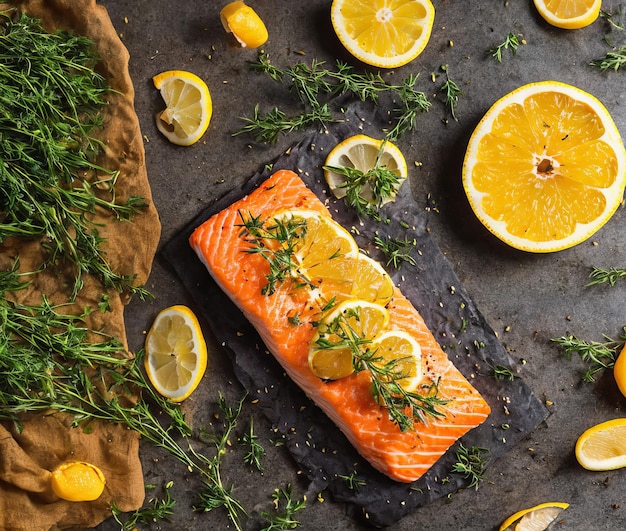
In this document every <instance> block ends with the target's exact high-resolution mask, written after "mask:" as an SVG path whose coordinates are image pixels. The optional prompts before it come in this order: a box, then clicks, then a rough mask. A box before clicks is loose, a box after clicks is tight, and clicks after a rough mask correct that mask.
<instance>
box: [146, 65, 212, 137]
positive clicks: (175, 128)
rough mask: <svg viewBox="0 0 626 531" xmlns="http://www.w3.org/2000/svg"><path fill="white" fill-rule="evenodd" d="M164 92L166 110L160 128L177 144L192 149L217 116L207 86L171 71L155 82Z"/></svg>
mask: <svg viewBox="0 0 626 531" xmlns="http://www.w3.org/2000/svg"><path fill="white" fill-rule="evenodd" d="M152 82H153V83H154V86H155V88H157V89H158V90H160V91H161V97H162V98H163V101H164V102H165V106H166V107H165V110H163V111H161V112H160V113H159V114H158V115H157V118H156V125H157V128H158V130H159V131H161V133H163V135H164V136H165V138H167V139H168V140H169V141H170V142H172V143H173V144H177V145H179V146H190V145H191V144H194V143H196V142H197V141H198V140H200V138H201V137H202V135H203V134H204V133H205V132H206V130H207V128H208V127H209V122H210V121H211V116H212V115H213V103H212V101H211V94H210V93H209V88H208V87H207V85H206V83H205V82H204V81H203V80H202V79H200V78H199V77H198V76H197V75H195V74H192V73H191V72H186V71H184V70H168V71H167V72H162V73H161V74H157V75H156V76H154V77H153V78H152Z"/></svg>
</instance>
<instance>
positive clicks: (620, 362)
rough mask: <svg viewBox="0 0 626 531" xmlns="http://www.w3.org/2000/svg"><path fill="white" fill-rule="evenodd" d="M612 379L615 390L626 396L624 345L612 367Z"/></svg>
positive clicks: (625, 348)
mask: <svg viewBox="0 0 626 531" xmlns="http://www.w3.org/2000/svg"><path fill="white" fill-rule="evenodd" d="M613 377H614V378H615V383H617V388H618V389H619V390H620V393H622V394H623V395H624V396H626V345H624V347H623V348H622V350H621V352H620V354H619V356H618V357H617V360H615V365H613Z"/></svg>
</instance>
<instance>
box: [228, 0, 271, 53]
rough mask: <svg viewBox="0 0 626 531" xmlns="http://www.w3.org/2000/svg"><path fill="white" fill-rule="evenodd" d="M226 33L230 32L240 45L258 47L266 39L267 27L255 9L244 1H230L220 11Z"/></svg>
mask: <svg viewBox="0 0 626 531" xmlns="http://www.w3.org/2000/svg"><path fill="white" fill-rule="evenodd" d="M220 20H221V21H222V26H224V29H225V30H226V32H227V33H232V34H233V35H234V37H235V39H237V41H238V42H239V44H241V46H242V47H244V48H245V47H247V48H258V47H259V46H262V45H263V44H265V42H266V41H267V39H268V33H267V28H266V27H265V24H264V23H263V21H262V20H261V17H259V15H257V13H256V11H255V10H254V9H252V8H251V7H250V6H247V5H246V4H245V3H244V2H239V1H238V2H231V3H230V4H227V5H225V6H224V7H223V8H222V10H221V11H220Z"/></svg>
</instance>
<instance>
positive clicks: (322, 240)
mask: <svg viewBox="0 0 626 531" xmlns="http://www.w3.org/2000/svg"><path fill="white" fill-rule="evenodd" d="M274 219H275V220H277V221H278V222H280V223H282V224H283V225H285V224H289V223H291V224H295V225H300V226H301V229H299V230H297V231H296V234H297V238H295V242H290V243H288V244H287V245H292V246H293V247H292V251H293V258H294V261H295V262H296V264H297V271H298V273H300V274H302V275H304V276H305V277H306V278H307V279H308V280H309V281H310V282H311V283H312V284H314V285H315V286H316V287H317V288H318V289H319V290H320V292H321V293H322V294H324V295H326V296H327V297H328V298H330V297H332V296H334V295H335V294H336V293H346V292H347V291H349V290H350V289H351V286H352V279H353V278H354V275H355V267H356V259H357V257H358V255H359V248H358V246H357V244H356V242H355V241H354V238H353V237H352V235H351V234H350V233H349V232H348V231H347V230H346V229H344V228H343V227H342V226H341V225H340V224H339V223H337V222H336V221H334V220H333V219H332V218H331V217H330V216H326V215H324V214H321V213H320V212H317V211H314V210H306V209H293V210H286V211H283V212H279V213H277V214H275V215H274Z"/></svg>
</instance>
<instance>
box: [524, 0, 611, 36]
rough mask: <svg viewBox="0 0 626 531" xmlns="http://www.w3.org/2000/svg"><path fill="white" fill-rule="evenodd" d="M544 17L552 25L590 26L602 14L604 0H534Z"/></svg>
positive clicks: (567, 27)
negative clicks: (601, 8)
mask: <svg viewBox="0 0 626 531" xmlns="http://www.w3.org/2000/svg"><path fill="white" fill-rule="evenodd" d="M533 1H534V2H535V7H536V8H537V11H539V14H540V15H541V16H542V17H543V19H544V20H545V21H546V22H547V23H548V24H551V25H552V26H556V27H557V28H563V29H578V28H584V27H585V26H589V24H591V23H592V22H594V21H595V20H596V19H597V18H598V15H599V14H600V6H601V5H602V0H533Z"/></svg>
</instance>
